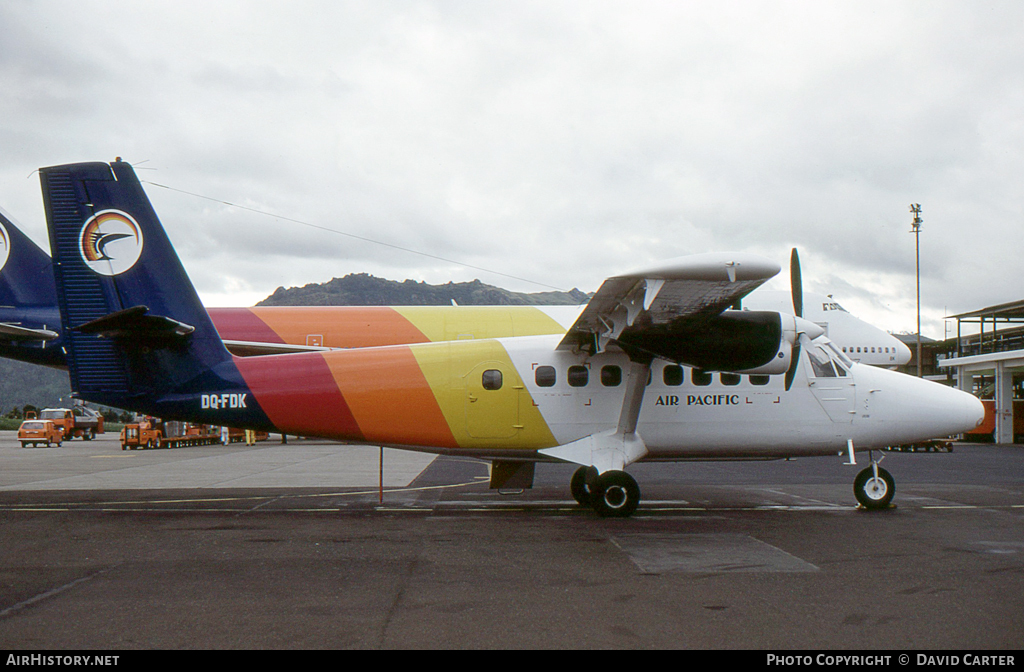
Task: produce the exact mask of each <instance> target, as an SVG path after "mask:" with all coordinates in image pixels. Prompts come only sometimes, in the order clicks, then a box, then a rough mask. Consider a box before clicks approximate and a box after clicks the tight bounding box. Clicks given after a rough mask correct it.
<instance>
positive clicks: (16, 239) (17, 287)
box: [0, 211, 64, 366]
mask: <svg viewBox="0 0 1024 672" xmlns="http://www.w3.org/2000/svg"><path fill="white" fill-rule="evenodd" d="M59 330H60V314H59V313H58V311H57V295H56V291H55V289H54V284H53V272H52V270H51V268H50V257H49V255H47V254H46V253H45V252H43V251H42V250H41V249H40V248H39V246H38V245H36V244H35V243H34V242H32V239H30V238H29V237H28V236H26V235H25V234H24V233H22V232H21V230H20V229H19V228H18V227H17V225H16V224H15V223H14V221H13V220H12V219H11V218H10V217H9V216H8V215H7V214H6V213H5V212H3V211H0V357H9V358H11V359H18V360H21V361H26V362H31V363H33V364H47V365H51V366H62V365H63V364H64V354H63V351H62V350H61V347H60V346H61V343H60V342H59Z"/></svg>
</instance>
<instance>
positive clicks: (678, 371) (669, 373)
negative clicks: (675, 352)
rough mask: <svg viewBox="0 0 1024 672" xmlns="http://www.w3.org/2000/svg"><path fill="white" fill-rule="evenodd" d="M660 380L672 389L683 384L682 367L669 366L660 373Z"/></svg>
mask: <svg viewBox="0 0 1024 672" xmlns="http://www.w3.org/2000/svg"><path fill="white" fill-rule="evenodd" d="M661 379H662V380H663V381H665V384H666V385H671V386H673V387H675V386H677V385H682V384H683V367H681V366H679V365H678V364H669V365H668V366H666V367H665V368H664V369H663V370H662V372H661Z"/></svg>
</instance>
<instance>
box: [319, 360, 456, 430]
mask: <svg viewBox="0 0 1024 672" xmlns="http://www.w3.org/2000/svg"><path fill="white" fill-rule="evenodd" d="M322 354H323V357H324V360H325V361H326V362H327V365H328V366H329V367H330V370H331V373H332V375H333V376H334V379H335V381H336V382H337V385H338V389H339V390H341V393H342V395H343V396H344V397H345V402H346V404H347V405H348V408H349V409H350V410H351V412H352V415H353V416H354V417H355V420H356V422H357V423H358V424H359V429H360V431H361V432H362V434H363V436H364V437H365V439H366V441H367V442H368V443H382V444H389V445H410V446H436V447H438V448H455V447H458V444H457V443H456V441H455V437H454V436H453V435H452V431H451V429H450V428H449V427H448V422H447V421H446V420H445V417H444V414H443V413H442V412H441V408H440V406H439V405H438V403H437V399H436V398H435V397H434V392H433V391H432V390H431V388H430V385H429V384H428V383H427V379H426V378H425V377H424V375H423V372H422V371H421V370H420V366H419V364H418V363H417V361H416V358H415V357H414V356H413V354H412V350H410V349H409V348H408V347H402V346H396V347H386V348H364V349H359V350H347V351H335V352H325V353H322Z"/></svg>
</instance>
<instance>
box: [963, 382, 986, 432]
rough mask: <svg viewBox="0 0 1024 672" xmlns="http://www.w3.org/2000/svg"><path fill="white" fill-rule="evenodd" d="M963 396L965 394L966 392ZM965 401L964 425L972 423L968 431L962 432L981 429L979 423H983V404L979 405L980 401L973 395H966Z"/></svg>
mask: <svg viewBox="0 0 1024 672" xmlns="http://www.w3.org/2000/svg"><path fill="white" fill-rule="evenodd" d="M963 394H967V393H966V392H965V393H963ZM967 397H968V398H967V399H965V400H964V401H963V404H964V409H963V413H964V424H965V425H966V424H968V423H974V424H973V425H971V427H970V429H965V430H963V431H965V432H968V431H970V430H971V429H974V428H975V427H981V423H983V422H985V404H983V403H981V399H978V398H977V397H976V396H974V395H973V394H967Z"/></svg>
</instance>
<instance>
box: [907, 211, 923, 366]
mask: <svg viewBox="0 0 1024 672" xmlns="http://www.w3.org/2000/svg"><path fill="white" fill-rule="evenodd" d="M910 212H911V214H913V215H914V221H913V222H912V223H911V227H912V228H911V230H910V232H911V233H913V234H914V256H915V262H916V263H915V265H916V267H917V377H918V378H920V377H921V223H922V222H923V221H924V220H923V219H921V204H920V203H911V204H910Z"/></svg>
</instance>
